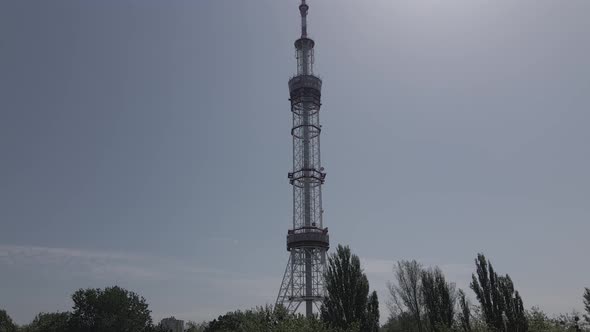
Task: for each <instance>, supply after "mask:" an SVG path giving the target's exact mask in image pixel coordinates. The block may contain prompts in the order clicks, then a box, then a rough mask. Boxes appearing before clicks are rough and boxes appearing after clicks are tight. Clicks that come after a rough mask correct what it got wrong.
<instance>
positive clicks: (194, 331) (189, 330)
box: [186, 321, 207, 332]
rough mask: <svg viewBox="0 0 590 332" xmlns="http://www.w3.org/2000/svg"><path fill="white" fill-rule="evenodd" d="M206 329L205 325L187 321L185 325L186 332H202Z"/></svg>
mask: <svg viewBox="0 0 590 332" xmlns="http://www.w3.org/2000/svg"><path fill="white" fill-rule="evenodd" d="M206 327H207V323H204V322H203V323H197V322H193V321H188V323H186V332H204V331H205V328H206Z"/></svg>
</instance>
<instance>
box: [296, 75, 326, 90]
mask: <svg viewBox="0 0 590 332" xmlns="http://www.w3.org/2000/svg"><path fill="white" fill-rule="evenodd" d="M299 89H313V90H317V93H320V92H321V91H322V80H321V79H320V78H319V77H315V76H313V75H298V76H295V77H293V78H291V79H290V80H289V91H290V92H291V93H294V92H295V91H297V90H299Z"/></svg>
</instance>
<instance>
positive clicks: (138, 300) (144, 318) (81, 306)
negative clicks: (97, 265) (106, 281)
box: [71, 286, 153, 332]
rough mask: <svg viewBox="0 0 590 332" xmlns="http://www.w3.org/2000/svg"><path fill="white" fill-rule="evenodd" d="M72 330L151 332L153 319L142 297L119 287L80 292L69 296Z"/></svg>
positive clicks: (89, 331) (88, 331)
mask: <svg viewBox="0 0 590 332" xmlns="http://www.w3.org/2000/svg"><path fill="white" fill-rule="evenodd" d="M72 300H73V301H74V307H73V312H72V317H71V326H72V329H73V330H74V331H85V332H101V331H111V332H128V331H137V332H143V331H150V330H151V329H152V328H153V326H152V318H151V316H150V310H149V309H148V304H147V303H146V301H145V299H144V298H143V297H140V296H139V295H137V294H135V293H133V292H130V291H128V290H125V289H123V288H120V287H118V286H115V287H108V288H105V289H99V288H95V289H80V290H78V291H76V292H75V293H74V294H73V295H72Z"/></svg>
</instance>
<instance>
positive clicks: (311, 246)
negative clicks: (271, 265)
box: [276, 0, 330, 317]
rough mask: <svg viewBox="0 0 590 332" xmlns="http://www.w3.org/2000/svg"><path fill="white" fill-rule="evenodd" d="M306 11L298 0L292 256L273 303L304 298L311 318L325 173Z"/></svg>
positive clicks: (321, 257)
mask: <svg viewBox="0 0 590 332" xmlns="http://www.w3.org/2000/svg"><path fill="white" fill-rule="evenodd" d="M308 10H309V6H308V5H307V3H306V0H301V4H300V6H299V12H300V14H301V38H299V39H297V40H296V41H295V50H296V58H297V75H296V76H294V77H292V78H291V79H290V80H289V94H290V99H289V100H290V101H291V113H292V116H293V127H292V129H291V136H292V137H293V170H292V172H289V174H288V178H289V182H290V184H291V185H292V186H293V228H292V229H289V231H288V232H287V251H288V252H289V254H290V256H289V261H288V263H287V268H286V269H285V275H284V277H283V282H282V283H281V288H280V290H279V295H278V297H277V302H276V304H277V305H283V306H284V307H285V308H287V310H288V311H289V312H296V311H297V310H298V309H299V307H300V305H301V304H302V303H304V302H305V313H306V315H307V316H308V317H309V316H311V315H313V307H314V306H315V307H316V309H319V305H320V304H321V302H322V301H323V298H324V295H325V288H324V280H323V274H324V271H325V267H326V252H327V250H328V248H329V246H330V244H329V243H330V241H329V236H328V228H324V224H323V218H322V215H323V212H324V210H323V209H322V185H323V184H324V181H325V178H326V173H324V168H323V167H322V166H321V160H320V133H321V130H322V126H321V125H320V106H321V92H322V80H321V79H320V78H319V77H317V76H314V73H313V62H314V46H315V42H314V41H313V40H312V39H310V38H309V37H308V36H307V13H308Z"/></svg>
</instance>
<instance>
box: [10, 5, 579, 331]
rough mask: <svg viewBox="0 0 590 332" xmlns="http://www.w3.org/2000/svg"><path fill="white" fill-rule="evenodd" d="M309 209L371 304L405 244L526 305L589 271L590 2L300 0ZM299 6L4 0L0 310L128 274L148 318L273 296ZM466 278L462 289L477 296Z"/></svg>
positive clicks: (415, 255) (19, 316)
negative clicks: (321, 176)
mask: <svg viewBox="0 0 590 332" xmlns="http://www.w3.org/2000/svg"><path fill="white" fill-rule="evenodd" d="M310 6H311V8H310V17H309V19H310V33H311V35H312V37H313V38H314V39H315V40H316V42H317V46H316V72H318V73H320V75H321V77H322V78H323V80H324V91H323V109H322V123H323V129H324V130H323V133H322V134H323V135H322V160H323V162H324V166H325V168H326V171H327V172H328V177H327V183H326V185H325V189H324V209H325V211H326V213H325V223H326V225H327V226H328V227H329V228H330V233H331V240H332V244H333V246H335V245H336V244H337V243H342V244H348V245H350V246H351V248H352V250H353V251H354V252H355V253H357V254H358V255H359V256H361V259H362V263H363V265H364V267H365V270H366V272H367V273H368V275H369V279H370V282H371V288H374V289H377V290H378V291H379V295H380V300H381V302H382V307H383V310H382V313H381V315H382V316H383V317H386V316H387V312H386V311H385V305H384V304H385V302H386V300H387V293H386V292H385V283H386V281H387V280H389V279H391V275H392V274H391V267H392V264H393V262H394V261H395V260H398V259H417V260H420V261H421V262H422V263H424V264H426V265H431V264H438V265H440V266H441V267H442V268H443V270H444V271H445V272H446V274H447V276H448V277H449V278H450V279H451V280H453V281H455V282H457V284H458V286H459V287H462V288H467V284H468V281H469V279H470V275H471V273H472V271H473V270H474V266H473V259H474V258H475V256H476V254H477V253H478V252H484V253H485V254H486V255H487V256H488V257H489V258H490V259H492V261H493V263H494V265H495V267H496V269H497V270H498V272H499V273H509V274H510V275H511V277H512V278H513V280H514V282H515V284H516V287H517V288H518V289H519V290H520V291H521V293H522V295H523V299H524V301H525V305H526V306H527V307H530V306H533V305H538V306H540V307H541V308H542V309H544V310H546V311H548V312H550V313H558V312H565V311H570V310H572V309H574V308H578V309H581V307H582V302H581V301H582V299H581V295H582V292H583V287H590V265H588V264H587V262H588V252H589V251H590V244H589V242H588V234H590V223H589V218H590V204H588V201H589V199H590V175H589V173H588V172H589V171H588V170H589V169H590V151H589V149H588V142H589V140H590V131H588V123H589V121H590V112H589V110H590V94H589V88H590V44H589V43H588V31H590V23H589V22H590V20H589V19H588V15H589V14H588V13H589V11H590V2H589V1H587V0H567V1H557V0H551V1H549V0H534V1H533V0H519V1H514V0H495V1H490V0H487V1H483V0H445V1H442V0H420V1H416V0H370V1H364V0H363V1H358V0H357V1H353V0H338V1H337V0H321V1H320V0H313V1H310ZM298 23H299V20H298V11H297V1H296V0H291V1H286V0H281V1H277V0H256V1H253V0H251V1H243V0H215V1H213V0H198V1H152V0H144V1H120V0H103V1H62V0H60V1H16V0H5V1H2V2H0V153H1V156H2V161H1V162H0V184H1V186H0V226H1V228H0V307H2V308H5V309H6V310H7V311H8V312H9V314H10V315H12V316H13V318H14V319H15V320H16V321H17V322H18V323H26V322H29V321H30V320H32V319H33V317H34V315H35V314H36V313H38V312H40V311H56V310H68V309H69V308H70V307H71V305H72V303H71V301H70V295H71V294H72V293H73V292H74V291H75V290H76V289H78V288H81V287H105V286H110V285H114V284H118V285H121V286H123V287H126V288H128V289H130V290H133V291H136V292H138V293H140V294H141V295H143V296H145V297H146V299H147V301H148V302H149V303H150V307H151V309H152V310H153V312H154V316H155V317H156V318H158V319H159V318H161V317H163V316H168V315H176V316H177V317H180V318H182V319H192V320H203V319H211V318H214V317H216V316H217V315H219V314H222V313H224V312H226V311H229V310H235V309H238V308H250V307H253V306H256V305H263V304H265V303H273V302H274V300H275V298H276V294H277V292H278V288H279V285H280V280H281V277H282V273H283V272H284V267H285V264H286V262H287V251H286V250H285V234H286V231H287V228H288V227H289V224H290V220H291V214H290V213H291V206H290V204H291V188H290V186H289V184H288V180H287V172H288V171H289V169H290V166H291V159H290V158H291V138H290V135H289V132H290V113H289V103H288V100H287V99H288V90H287V79H288V78H289V77H290V76H291V75H292V74H293V73H294V71H295V61H294V50H293V41H294V40H295V39H296V38H297V36H298ZM468 293H469V294H471V295H473V294H472V292H471V291H468Z"/></svg>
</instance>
